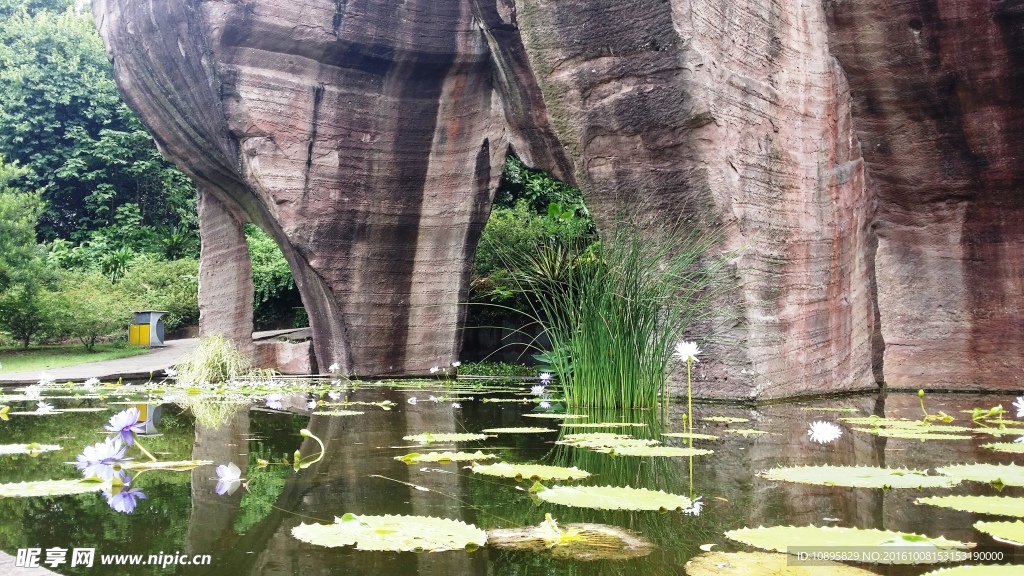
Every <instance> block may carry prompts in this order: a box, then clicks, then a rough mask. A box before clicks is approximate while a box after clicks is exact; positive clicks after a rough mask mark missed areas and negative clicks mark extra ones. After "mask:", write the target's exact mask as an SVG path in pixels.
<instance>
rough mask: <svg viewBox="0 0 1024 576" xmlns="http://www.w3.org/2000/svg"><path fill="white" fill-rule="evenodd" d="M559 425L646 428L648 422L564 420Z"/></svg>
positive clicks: (567, 426)
mask: <svg viewBox="0 0 1024 576" xmlns="http://www.w3.org/2000/svg"><path fill="white" fill-rule="evenodd" d="M559 426H565V427H566V428H569V427H572V428H644V427H646V426H647V424H637V423H636V422H562V423H561V424H559Z"/></svg>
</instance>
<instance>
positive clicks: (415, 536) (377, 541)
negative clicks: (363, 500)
mask: <svg viewBox="0 0 1024 576" xmlns="http://www.w3.org/2000/svg"><path fill="white" fill-rule="evenodd" d="M292 536H294V537H295V538H297V539H299V540H302V541H303V542H308V543H309V544H316V545H317V546H328V547H337V546H351V545H353V544H355V545H356V550H374V551H391V552H418V551H425V552H441V551H444V550H464V549H466V548H476V547H479V546H483V545H484V544H486V543H487V534H486V533H485V532H484V531H483V530H481V529H479V528H477V527H476V526H474V525H472V524H466V523H465V522H460V521H458V520H449V519H447V518H432V517H429V516H391V515H386V516H357V515H355V514H351V513H348V514H345V515H344V516H342V517H341V518H335V519H334V524H305V523H303V524H300V525H299V526H296V527H295V528H292Z"/></svg>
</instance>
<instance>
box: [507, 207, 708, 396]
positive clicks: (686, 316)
mask: <svg viewBox="0 0 1024 576" xmlns="http://www.w3.org/2000/svg"><path fill="white" fill-rule="evenodd" d="M719 238H720V235H719V234H717V233H707V232H701V231H694V232H690V233H682V232H681V231H680V230H678V229H676V228H670V227H660V228H653V229H652V228H647V229H643V230H641V228H640V227H639V226H638V225H637V224H636V223H635V222H632V221H627V222H624V223H620V224H619V225H617V226H615V230H614V232H613V233H612V234H611V236H610V237H609V238H607V239H605V240H604V241H603V242H601V243H598V244H594V245H591V246H589V247H587V248H586V249H578V248H576V247H567V246H562V245H558V244H552V245H544V246H541V247H539V249H538V250H537V252H535V253H532V254H525V255H512V257H511V258H510V260H511V261H512V262H511V263H512V264H513V266H511V267H512V268H513V269H514V270H515V278H516V280H517V282H518V283H519V285H520V287H521V288H522V289H524V290H526V292H527V293H528V294H529V296H530V302H531V304H532V305H533V307H534V316H535V319H536V320H537V321H538V322H539V323H540V324H541V325H542V326H543V328H544V332H545V334H546V336H547V337H548V339H549V341H550V343H551V346H552V349H553V354H552V356H553V357H555V358H561V359H563V361H561V362H554V363H553V368H554V369H555V371H556V373H557V375H558V377H559V379H560V380H561V382H562V384H563V387H564V390H565V397H566V402H567V404H568V405H569V406H570V407H573V408H582V407H592V406H599V407H619V408H627V409H634V408H654V407H656V406H657V405H658V402H659V400H661V399H664V400H666V403H667V398H666V397H665V396H666V395H667V391H668V389H667V386H666V381H667V373H668V366H669V361H670V360H671V358H672V353H673V351H674V347H675V344H676V342H677V341H679V340H680V338H681V335H682V334H683V332H684V331H685V330H686V329H687V327H690V326H692V325H693V324H694V323H695V322H698V321H701V320H705V319H709V318H713V317H716V316H718V315H720V313H721V312H722V310H721V306H720V305H718V304H717V302H718V300H719V297H720V296H721V295H722V292H723V291H724V290H725V289H726V287H727V282H726V279H727V266H726V264H727V258H726V257H709V254H710V251H711V250H712V248H714V246H715V245H716V244H717V242H718V240H719Z"/></svg>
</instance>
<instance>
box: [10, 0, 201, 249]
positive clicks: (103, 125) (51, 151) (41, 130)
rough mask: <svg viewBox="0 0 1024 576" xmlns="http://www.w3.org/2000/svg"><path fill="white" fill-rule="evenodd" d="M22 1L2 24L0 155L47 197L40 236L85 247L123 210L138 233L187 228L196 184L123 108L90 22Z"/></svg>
mask: <svg viewBox="0 0 1024 576" xmlns="http://www.w3.org/2000/svg"><path fill="white" fill-rule="evenodd" d="M0 1H3V0H0ZM6 2H7V4H8V5H10V4H13V3H14V2H12V1H11V0H6ZM22 4H23V5H24V6H26V9H24V10H18V11H14V12H13V13H12V15H11V16H10V17H9V18H7V19H6V20H5V21H3V22H2V23H0V154H4V155H5V156H6V157H8V158H10V159H13V160H17V161H18V162H20V163H21V164H22V165H23V166H25V167H26V168H28V169H29V170H30V172H29V173H28V174H27V175H26V176H25V180H26V184H27V186H28V187H29V188H32V189H43V190H44V192H43V199H44V200H45V201H46V208H45V210H44V213H43V215H42V218H41V221H40V226H39V233H40V236H41V237H42V239H44V240H53V239H54V238H65V239H73V240H76V241H78V242H82V241H87V240H89V239H90V233H91V232H93V231H95V230H100V229H103V228H105V227H110V226H115V225H116V224H117V216H118V209H119V208H120V207H121V206H124V205H126V204H134V205H135V206H136V207H137V210H138V213H139V215H140V224H141V225H143V226H146V227H150V228H153V229H154V230H164V229H171V228H173V227H175V226H182V225H184V226H186V227H189V228H191V229H194V228H195V223H196V218H195V189H194V186H193V185H192V184H191V182H190V181H189V180H188V179H187V178H186V177H185V176H184V175H183V174H181V172H179V171H178V170H176V169H174V168H173V167H172V166H171V165H170V164H168V163H167V162H166V161H164V160H163V159H162V158H161V157H160V155H159V153H158V152H157V150H156V146H155V144H154V143H153V139H152V138H151V137H150V136H149V134H148V133H147V132H146V131H145V129H144V128H143V126H142V124H141V122H139V120H138V118H137V117H136V116H135V115H134V114H133V113H132V112H131V111H130V110H129V109H128V107H127V106H126V105H125V104H124V102H122V101H121V99H120V96H119V94H118V92H117V89H116V86H115V84H114V80H113V75H112V72H111V66H110V63H109V62H108V60H107V57H106V53H105V51H104V48H103V44H102V41H101V40H100V37H99V34H98V33H97V32H96V29H95V27H94V25H93V23H92V21H91V18H90V17H89V16H88V15H87V14H76V13H75V12H74V11H72V10H66V11H64V12H55V11H52V10H51V9H35V10H33V9H31V6H29V5H30V4H31V5H36V6H42V7H43V8H59V7H61V6H62V5H64V3H62V2H58V1H56V0H51V1H49V2H32V3H29V2H23V3H22ZM2 7H3V5H0V9H2ZM123 243H124V242H123ZM120 247H121V246H114V249H116V248H120ZM131 248H132V249H135V250H138V249H143V248H146V246H131Z"/></svg>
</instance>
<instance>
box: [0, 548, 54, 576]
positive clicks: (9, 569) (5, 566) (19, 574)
mask: <svg viewBox="0 0 1024 576" xmlns="http://www.w3.org/2000/svg"><path fill="white" fill-rule="evenodd" d="M17 560H18V559H17V557H15V556H11V555H10V554H8V553H6V552H3V551H0V574H4V575H7V574H10V575H12V576H15V575H16V576H60V575H59V574H57V573H56V572H51V571H49V570H47V569H46V568H43V567H38V568H21V567H18V565H17ZM43 560H46V552H43V553H42V557H41V558H40V562H42V561H43Z"/></svg>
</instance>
